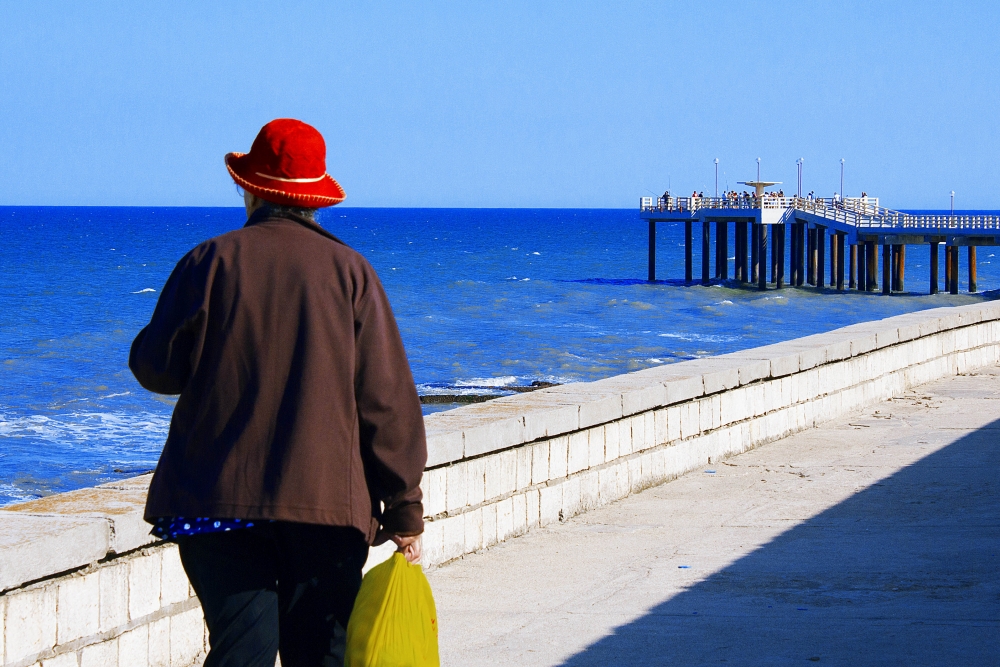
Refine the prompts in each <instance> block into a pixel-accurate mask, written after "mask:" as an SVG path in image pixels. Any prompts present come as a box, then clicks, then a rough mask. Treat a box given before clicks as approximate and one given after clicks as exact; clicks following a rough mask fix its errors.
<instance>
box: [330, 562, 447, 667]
mask: <svg viewBox="0 0 1000 667" xmlns="http://www.w3.org/2000/svg"><path fill="white" fill-rule="evenodd" d="M437 634H438V628H437V611H435V609H434V598H433V596H431V585H430V584H429V583H427V577H425V576H424V571H423V570H422V569H421V568H420V566H419V565H411V564H410V563H407V562H406V558H404V557H403V554H401V553H398V552H397V553H394V554H393V555H392V557H391V558H390V559H389V560H387V561H385V562H384V563H381V564H379V565H376V566H375V567H373V568H372V569H371V570H369V571H368V574H366V575H365V578H364V579H362V580H361V590H360V591H359V592H358V598H357V600H356V601H355V602H354V610H353V611H352V612H351V620H350V621H348V623H347V654H346V655H345V657H344V667H439V665H440V664H441V659H440V658H439V657H438V639H437Z"/></svg>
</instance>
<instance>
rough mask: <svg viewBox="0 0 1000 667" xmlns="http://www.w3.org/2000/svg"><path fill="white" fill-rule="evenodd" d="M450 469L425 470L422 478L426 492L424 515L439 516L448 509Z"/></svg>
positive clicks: (422, 488) (422, 486) (423, 488)
mask: <svg viewBox="0 0 1000 667" xmlns="http://www.w3.org/2000/svg"><path fill="white" fill-rule="evenodd" d="M447 473H448V469H447V468H436V469H434V470H425V471H424V476H423V479H421V480H420V489H421V490H422V491H423V492H424V516H428V517H431V516H437V515H438V514H442V513H444V512H446V511H448V474H447Z"/></svg>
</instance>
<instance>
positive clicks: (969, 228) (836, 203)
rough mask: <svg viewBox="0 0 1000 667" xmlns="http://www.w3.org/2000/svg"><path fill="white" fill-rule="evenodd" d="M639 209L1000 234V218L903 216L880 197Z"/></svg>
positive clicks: (746, 199) (652, 200)
mask: <svg viewBox="0 0 1000 667" xmlns="http://www.w3.org/2000/svg"><path fill="white" fill-rule="evenodd" d="M639 208H640V210H642V211H644V212H660V213H671V212H675V213H685V212H688V213H690V212H695V211H699V210H702V209H786V208H793V209H796V210H799V211H802V212H804V213H811V214H813V215H816V216H818V217H821V218H825V219H827V220H829V221H831V222H836V223H840V224H842V225H845V226H849V227H858V228H864V229H871V230H883V231H894V230H899V231H904V230H913V231H914V232H917V231H918V230H920V231H926V230H934V231H938V230H940V231H942V232H947V231H961V232H964V233H969V232H974V231H978V230H982V231H989V232H997V231H1000V215H937V214H913V213H903V212H902V211H895V210H892V209H888V208H883V207H881V206H879V200H878V198H877V197H845V198H843V199H839V198H834V199H824V198H809V197H778V196H776V195H769V194H765V195H764V196H763V197H760V198H758V197H757V196H755V195H752V194H736V195H735V196H732V197H672V196H667V197H642V198H640V201H639Z"/></svg>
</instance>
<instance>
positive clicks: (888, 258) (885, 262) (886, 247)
mask: <svg viewBox="0 0 1000 667" xmlns="http://www.w3.org/2000/svg"><path fill="white" fill-rule="evenodd" d="M892 283H893V280H892V245H891V244H889V243H884V244H882V294H891V293H892Z"/></svg>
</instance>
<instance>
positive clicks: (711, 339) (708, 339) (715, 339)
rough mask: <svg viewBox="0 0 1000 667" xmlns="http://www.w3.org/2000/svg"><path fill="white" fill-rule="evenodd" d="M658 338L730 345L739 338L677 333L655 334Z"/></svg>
mask: <svg viewBox="0 0 1000 667" xmlns="http://www.w3.org/2000/svg"><path fill="white" fill-rule="evenodd" d="M657 335H658V336H659V337H660V338H676V339H677V340H683V341H687V342H691V343H695V342H697V343H731V342H733V341H735V340H739V336H723V335H719V334H697V333H678V332H673V331H671V332H667V333H661V334H657Z"/></svg>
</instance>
